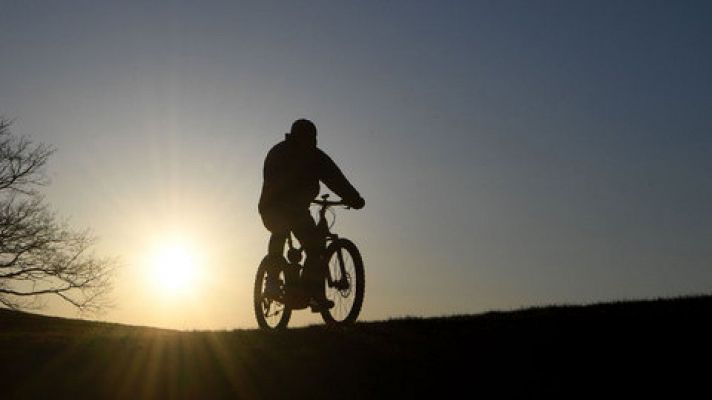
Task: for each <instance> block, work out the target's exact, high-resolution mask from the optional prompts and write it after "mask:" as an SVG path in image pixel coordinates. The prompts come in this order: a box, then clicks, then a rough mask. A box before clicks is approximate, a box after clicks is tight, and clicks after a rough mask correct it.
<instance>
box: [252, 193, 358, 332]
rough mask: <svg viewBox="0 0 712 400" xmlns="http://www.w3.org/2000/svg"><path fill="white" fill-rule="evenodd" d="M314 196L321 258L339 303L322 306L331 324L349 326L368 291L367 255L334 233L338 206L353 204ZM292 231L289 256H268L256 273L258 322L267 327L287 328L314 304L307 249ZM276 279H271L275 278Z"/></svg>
mask: <svg viewBox="0 0 712 400" xmlns="http://www.w3.org/2000/svg"><path fill="white" fill-rule="evenodd" d="M328 197H329V195H328V194H325V195H322V196H321V200H313V201H312V204H315V205H318V206H319V219H318V221H317V224H316V229H317V232H318V235H319V238H320V240H321V243H320V247H319V249H320V254H318V255H317V256H318V257H319V260H320V262H321V263H322V265H321V266H322V268H321V269H322V272H323V275H324V277H323V280H324V290H325V294H326V298H327V299H329V300H331V301H333V302H334V307H332V308H330V309H322V310H320V311H319V312H320V313H321V316H322V318H323V319H324V322H326V324H328V325H347V324H351V323H353V322H355V321H356V319H357V318H358V315H359V313H360V312H361V306H362V305H363V297H364V291H365V275H364V269H363V259H362V258H361V253H360V252H359V250H358V248H357V247H356V245H355V244H354V243H353V242H351V241H350V240H348V239H345V238H343V237H339V235H337V234H335V233H332V232H331V227H332V226H333V224H334V222H335V221H336V214H335V213H333V210H332V208H333V207H339V206H343V207H345V208H347V209H348V208H349V207H348V206H346V204H344V203H343V202H341V201H330V200H328ZM327 211H332V213H333V215H334V219H333V221H332V223H331V224H329V223H328V222H327V218H326V212H327ZM292 235H293V233H292V232H289V234H288V235H287V251H286V259H285V258H284V257H280V258H279V259H276V258H275V257H270V256H269V255H267V256H265V257H264V259H262V262H261V263H260V265H259V267H258V268H257V274H256V277H255V287H254V308H255V317H256V319H257V324H258V325H259V326H260V328H262V329H265V330H277V329H285V328H286V327H287V324H288V323H289V318H290V317H291V315H292V311H293V310H300V309H305V308H307V307H309V300H310V293H308V291H307V290H306V284H305V282H304V279H303V277H302V275H303V272H304V266H303V265H302V258H303V257H302V253H303V249H302V248H297V247H296V246H295V245H294V242H293V240H292ZM270 280H271V281H270Z"/></svg>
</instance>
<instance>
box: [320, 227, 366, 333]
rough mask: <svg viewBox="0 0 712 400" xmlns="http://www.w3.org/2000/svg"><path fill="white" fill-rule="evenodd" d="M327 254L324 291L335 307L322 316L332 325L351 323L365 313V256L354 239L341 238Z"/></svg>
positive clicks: (332, 244) (333, 243) (325, 311)
mask: <svg viewBox="0 0 712 400" xmlns="http://www.w3.org/2000/svg"><path fill="white" fill-rule="evenodd" d="M325 254H326V262H327V263H328V270H327V271H326V273H327V276H326V279H325V288H324V289H325V290H326V298H328V299H329V300H331V301H333V302H334V307H333V308H331V309H329V310H324V311H322V312H321V316H322V318H324V322H326V323H327V324H330V325H346V324H351V323H353V322H355V321H356V318H358V315H359V313H360V312H361V307H362V306H363V297H364V293H365V288H366V286H365V285H366V280H365V279H366V277H365V274H364V269H363V259H362V258H361V253H359V251H358V248H357V247H356V245H355V244H353V242H351V241H350V240H347V239H337V240H335V241H333V242H332V243H331V244H330V245H329V247H328V248H327V249H326V253H325Z"/></svg>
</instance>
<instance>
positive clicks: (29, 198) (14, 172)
mask: <svg viewBox="0 0 712 400" xmlns="http://www.w3.org/2000/svg"><path fill="white" fill-rule="evenodd" d="M53 152H54V149H52V148H51V147H48V146H47V145H44V144H35V143H33V142H32V141H31V140H29V139H28V138H26V137H18V136H14V135H13V134H12V133H11V132H10V122H9V121H8V120H6V119H3V118H0V304H1V305H4V306H5V307H9V308H13V309H27V308H37V307H41V306H42V304H43V302H42V301H41V300H42V299H43V298H45V297H46V296H58V297H60V298H61V299H63V300H65V301H67V302H69V303H71V304H72V305H74V306H75V307H77V308H78V309H80V310H81V311H98V310H100V309H101V308H103V307H104V306H105V305H106V296H105V295H106V294H107V292H108V290H109V289H110V282H111V280H110V278H111V271H112V269H113V268H112V265H113V263H112V262H111V261H110V260H106V259H99V258H97V257H95V256H94V255H93V254H92V253H90V249H91V246H92V244H93V243H94V238H93V237H92V235H91V234H90V233H89V232H88V231H76V230H73V229H71V228H70V227H68V226H67V224H66V223H64V222H61V221H58V220H57V217H56V215H55V214H54V213H53V212H51V211H50V210H49V208H48V206H47V205H46V203H45V202H44V200H43V197H42V195H41V194H40V193H39V191H38V190H37V189H38V187H39V186H42V185H45V184H47V180H46V178H45V175H44V173H43V167H44V166H45V163H46V162H47V160H48V158H49V157H50V156H51V155H52V153H53Z"/></svg>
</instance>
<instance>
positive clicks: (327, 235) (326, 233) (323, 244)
mask: <svg viewBox="0 0 712 400" xmlns="http://www.w3.org/2000/svg"><path fill="white" fill-rule="evenodd" d="M328 198H329V195H328V194H324V195H322V196H321V200H312V204H316V205H319V206H321V208H320V209H319V219H318V221H317V223H316V230H317V233H318V235H319V239H320V243H319V251H320V253H322V254H323V253H324V251H325V250H326V248H327V246H328V244H329V243H330V242H333V241H335V240H337V239H338V238H339V235H338V234H336V233H332V232H331V230H330V229H329V223H328V222H327V220H326V211H327V210H328V209H329V208H330V207H335V206H345V207H346V208H348V206H346V204H344V203H343V202H340V201H329V200H327V199H328ZM292 234H293V233H292V232H291V231H290V232H289V235H287V246H288V247H289V249H288V251H287V258H288V259H289V260H290V262H297V263H298V262H299V261H301V258H302V257H301V252H302V251H303V249H302V248H300V249H297V248H295V247H294V242H293V240H292ZM295 251H296V252H298V261H294V260H293V258H292V257H294V258H297V257H296V256H292V257H290V254H295V253H294V252H295ZM320 257H321V255H320ZM337 257H338V261H339V267H340V269H341V271H340V272H341V274H340V276H341V277H342V279H340V280H339V281H334V280H333V279H332V277H331V274H326V279H327V283H328V285H329V287H335V288H343V287H344V285H346V287H348V282H345V276H346V268H345V267H344V258H343V254H342V253H341V250H339V251H338V252H337ZM324 261H326V260H324ZM324 267H327V266H326V265H324ZM323 272H324V273H326V270H325V269H324V270H323Z"/></svg>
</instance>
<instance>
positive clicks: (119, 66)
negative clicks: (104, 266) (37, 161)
mask: <svg viewBox="0 0 712 400" xmlns="http://www.w3.org/2000/svg"><path fill="white" fill-rule="evenodd" d="M710 49H712V4H711V3H709V2H703V1H700V2H693V1H686V2H674V1H640V2H634V1H626V2H613V1H610V2H602V1H585V2H575V1H561V2H552V1H521V2H519V1H482V2H475V1H461V2H452V1H428V2H420V1H402V2H396V1H373V2H365V1H360V2H352V3H347V2H333V1H323V2H307V1H300V2H286V1H285V2H278V3H277V2H267V1H254V2H252V1H250V2H243V1H225V2H211V1H200V2H187V1H184V2H178V1H175V2H171V1H160V2H158V1H156V2H147V1H141V2H128V1H122V2H103V1H62V2H53V1H45V2H40V1H5V0H3V1H0V55H1V56H0V57H1V58H0V114H1V115H4V116H5V117H8V118H13V119H15V124H14V126H13V130H14V132H15V133H17V134H25V135H29V136H31V137H32V138H33V139H35V140H37V141H41V142H45V143H48V144H51V145H53V146H55V147H56V148H57V149H58V151H57V153H56V154H55V155H54V156H53V158H52V159H51V161H50V163H49V165H48V169H47V170H48V173H49V175H50V177H51V178H52V184H51V186H49V187H47V188H46V191H45V193H46V198H47V201H48V202H49V203H51V204H52V206H53V207H54V209H55V210H56V211H57V213H58V214H59V215H62V216H66V217H68V218H69V219H70V221H71V223H72V224H73V225H74V226H77V227H91V228H92V229H93V230H94V232H95V233H96V234H97V235H98V236H99V237H100V239H101V240H100V243H99V245H98V247H97V252H98V253H99V254H102V255H115V256H119V257H120V258H121V261H122V265H123V267H122V268H121V270H120V271H119V273H118V275H117V277H116V288H115V290H114V293H113V297H114V302H115V304H116V305H115V307H114V308H113V309H111V310H109V311H108V312H107V313H106V314H105V315H104V316H103V318H104V319H106V320H109V321H117V322H123V323H131V324H142V325H152V326H166V327H175V328H215V329H219V328H236V327H242V328H247V327H254V326H256V323H255V322H254V317H253V315H252V308H251V307H252V306H251V304H252V303H251V301H252V300H251V287H252V284H253V279H254V273H255V270H256V267H257V264H258V263H259V261H260V259H261V257H262V256H263V255H264V253H265V252H266V243H267V239H268V233H267V231H266V230H265V229H264V228H263V227H262V225H261V221H260V219H259V216H258V214H257V208H256V207H257V206H256V205H257V199H258V197H259V191H260V186H261V169H262V161H263V158H264V155H265V154H266V152H267V150H268V149H269V148H270V147H271V146H272V145H274V144H275V143H277V142H278V141H279V140H281V139H282V138H283V134H284V132H286V131H287V130H288V128H289V125H290V124H291V122H292V121H293V120H294V119H296V118H299V117H307V118H310V119H312V120H313V121H314V122H315V123H316V125H317V128H318V129H319V145H320V147H321V148H322V149H324V150H325V151H326V152H327V153H328V154H330V155H331V156H332V157H333V158H334V160H335V161H336V162H337V164H339V165H340V166H341V167H342V169H343V170H344V172H345V173H346V175H347V176H348V177H349V178H350V179H351V181H352V183H353V184H354V185H355V186H356V187H357V188H358V189H359V190H360V192H361V193H362V195H363V196H364V198H365V199H366V201H367V205H366V207H365V208H364V209H363V210H361V211H359V212H356V211H341V212H338V220H337V224H336V231H337V232H339V233H342V234H344V235H345V236H348V237H350V238H352V239H353V240H354V241H355V242H356V243H357V244H358V245H359V246H360V248H361V250H362V252H363V253H364V258H365V262H366V273H367V287H366V300H365V304H364V310H363V312H362V315H361V318H362V319H366V320H368V319H383V318H389V317H398V316H406V315H418V316H434V315H445V314H455V313H475V312H482V311H487V310H493V309H498V310H504V309H512V308H519V307H523V306H530V305H544V304H552V303H589V302H596V301H607V300H620V299H633V298H650V297H658V296H673V295H683V294H692V293H702V292H706V293H709V292H710V289H711V288H712V51H710ZM173 237H175V238H177V239H176V240H179V241H182V243H185V246H187V247H189V248H191V249H192V250H191V251H193V252H195V253H196V257H197V258H199V259H200V260H199V263H200V265H201V268H202V274H201V276H200V278H199V279H196V283H195V285H194V288H193V290H191V291H189V292H186V293H173V294H166V293H161V292H160V290H158V289H157V288H156V280H155V277H152V275H151V268H152V266H151V262H150V257H151V254H153V253H154V252H155V249H156V247H157V246H158V247H160V244H161V243H163V242H165V241H166V240H170V238H173ZM45 312H47V313H52V314H57V315H67V316H74V315H75V314H74V312H73V311H72V310H71V309H70V308H69V307H67V306H65V305H62V304H59V303H56V302H50V303H49V304H48V305H47V308H46V309H45ZM293 318H294V319H293V321H294V323H295V324H304V323H311V322H318V321H319V320H318V319H316V318H314V317H313V316H311V315H309V313H308V312H299V313H296V314H295V316H294V317H293Z"/></svg>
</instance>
